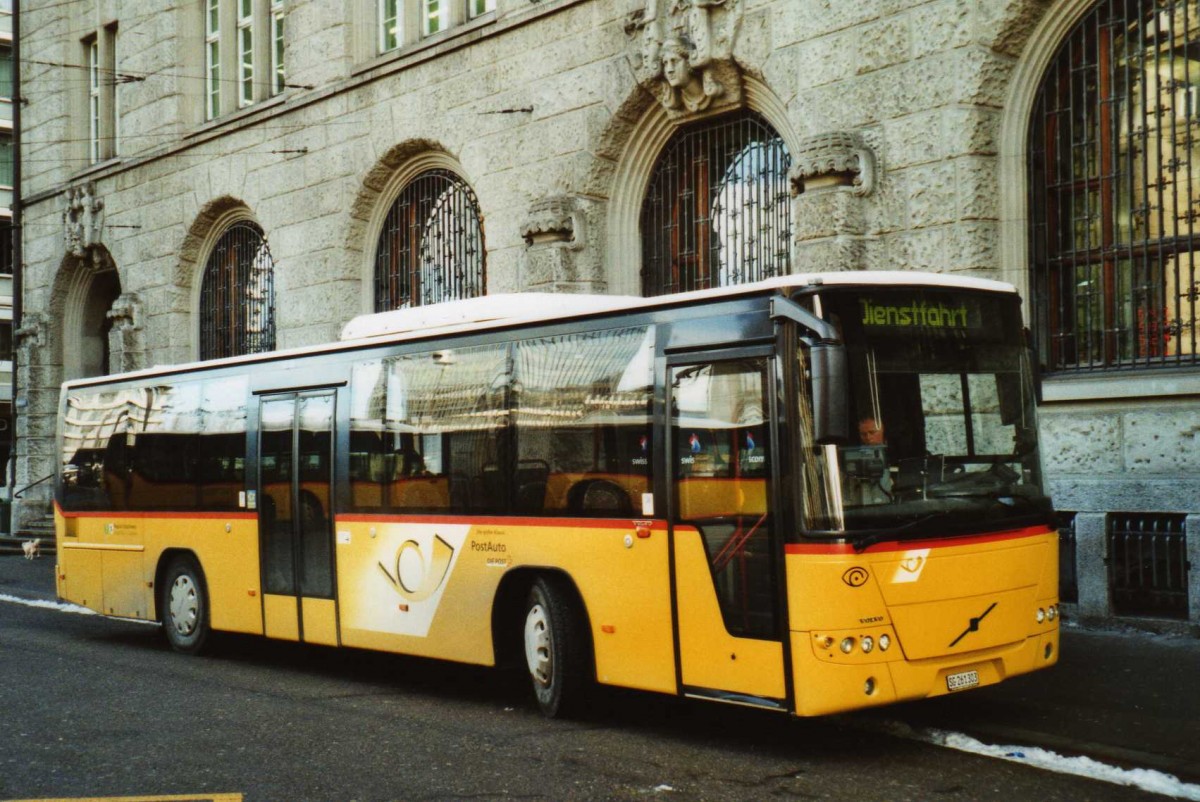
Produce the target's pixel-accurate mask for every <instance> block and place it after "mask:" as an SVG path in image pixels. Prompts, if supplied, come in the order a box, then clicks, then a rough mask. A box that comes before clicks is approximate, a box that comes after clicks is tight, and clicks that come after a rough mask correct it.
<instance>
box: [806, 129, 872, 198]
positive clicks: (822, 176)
mask: <svg viewBox="0 0 1200 802" xmlns="http://www.w3.org/2000/svg"><path fill="white" fill-rule="evenodd" d="M789 178H791V181H792V189H793V192H794V194H797V195H798V194H800V193H802V192H804V191H805V190H807V189H811V188H813V186H812V185H820V186H849V187H850V188H851V190H852V191H853V192H854V194H855V195H859V196H863V195H869V194H870V193H871V191H872V190H873V189H874V188H875V154H874V153H873V152H872V150H871V149H870V148H869V147H868V146H867V145H866V143H865V142H864V141H863V138H862V136H860V135H859V134H858V133H856V132H853V131H832V132H829V133H825V134H819V135H817V136H812V137H809V138H807V139H805V140H804V141H803V142H801V143H800V147H798V148H797V149H796V152H795V153H793V154H792V169H791V170H790V171H789Z"/></svg>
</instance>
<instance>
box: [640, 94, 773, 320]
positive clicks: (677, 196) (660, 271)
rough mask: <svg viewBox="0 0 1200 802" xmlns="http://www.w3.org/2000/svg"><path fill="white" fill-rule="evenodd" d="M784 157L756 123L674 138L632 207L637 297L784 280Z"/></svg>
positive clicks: (725, 124) (746, 120) (711, 124)
mask: <svg viewBox="0 0 1200 802" xmlns="http://www.w3.org/2000/svg"><path fill="white" fill-rule="evenodd" d="M790 166H791V156H790V155H789V153H788V150H787V146H786V145H785V144H784V142H783V139H782V137H780V136H779V134H778V132H776V131H775V130H774V129H773V128H771V126H770V125H769V124H768V123H767V122H766V120H764V119H763V118H762V117H761V116H760V115H758V114H756V113H754V112H742V113H739V114H737V115H735V116H732V117H724V118H721V119H718V120H716V121H704V122H700V123H697V124H695V125H691V126H688V127H686V128H683V129H681V130H680V131H679V132H677V133H676V134H675V135H674V136H672V137H671V139H670V141H669V142H668V143H667V145H666V147H665V148H664V149H663V153H662V155H661V156H660V157H659V160H658V162H657V164H655V167H654V172H653V174H652V176H651V179H650V185H649V189H648V190H647V192H646V198H645V200H644V201H643V203H642V213H641V232H642V292H643V294H644V295H648V296H650V295H662V294H666V293H671V292H683V291H686V290H700V289H707V288H710V287H723V286H729V285H734V284H743V283H747V282H752V281H758V280H760V279H765V278H770V277H772V276H779V275H785V274H787V273H790V272H791V193H790V189H789V186H788V178H787V174H788V168H789V167H790Z"/></svg>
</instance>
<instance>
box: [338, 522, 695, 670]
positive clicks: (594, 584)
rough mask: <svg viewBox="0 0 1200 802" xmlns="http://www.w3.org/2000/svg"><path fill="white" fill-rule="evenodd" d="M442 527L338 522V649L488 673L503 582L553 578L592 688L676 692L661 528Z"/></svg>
mask: <svg viewBox="0 0 1200 802" xmlns="http://www.w3.org/2000/svg"><path fill="white" fill-rule="evenodd" d="M450 520H451V519H442V520H441V521H439V522H429V523H415V522H408V521H406V522H396V521H386V520H383V519H379V520H378V521H347V520H341V521H339V522H338V526H337V530H338V536H337V537H338V554H337V557H338V559H337V563H338V587H339V589H340V595H339V609H340V611H341V617H342V619H341V623H342V642H343V644H345V645H347V646H358V647H365V648H372V649H380V650H384V651H392V652H401V653H405V654H414V655H421V656H426V657H437V658H443V659H448V660H457V661H461V662H467V663H478V664H483V665H491V664H493V663H494V661H495V656H494V654H493V650H492V632H491V620H492V602H493V600H494V599H495V597H496V591H497V588H498V587H499V585H500V581H501V579H502V578H503V577H504V575H505V573H506V572H508V571H511V570H514V569H517V568H522V567H531V568H537V569H541V570H547V571H550V570H556V571H561V572H562V573H564V574H566V575H567V576H568V577H569V578H570V579H571V581H573V582H574V583H575V586H576V587H577V588H578V590H579V593H580V596H581V597H582V599H583V602H584V605H585V607H586V610H587V614H588V618H589V621H590V624H591V629H592V632H591V636H592V640H593V643H594V645H595V657H596V673H597V678H598V679H599V681H600V682H603V683H606V684H611V685H621V686H625V687H630V688H641V689H646V690H657V691H664V692H668V693H673V692H674V691H675V658H674V652H673V647H672V638H671V603H670V584H669V581H668V554H667V536H666V531H665V529H663V528H655V529H653V530H652V531H651V533H650V536H649V537H646V538H639V537H637V536H636V535H635V527H634V526H632V525H631V524H630V523H628V522H625V523H622V522H609V521H603V522H600V521H597V522H586V521H552V520H546V521H539V522H526V521H521V520H519V519H516V520H512V521H497V522H494V523H489V524H487V525H480V524H474V525H473V524H472V523H470V519H463V523H457V522H454V523H451V522H449V521H450ZM442 521H444V522H442ZM627 543H628V544H629V545H626V544H627ZM510 634H512V636H513V637H519V633H510Z"/></svg>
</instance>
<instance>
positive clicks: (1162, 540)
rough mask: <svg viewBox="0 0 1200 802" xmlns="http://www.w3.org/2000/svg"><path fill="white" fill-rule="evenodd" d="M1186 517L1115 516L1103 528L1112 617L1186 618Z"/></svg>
mask: <svg viewBox="0 0 1200 802" xmlns="http://www.w3.org/2000/svg"><path fill="white" fill-rule="evenodd" d="M1190 567H1191V566H1190V565H1189V564H1188V559H1187V517H1186V516H1184V515H1172V514H1158V515H1155V514H1141V515H1135V514H1130V513H1126V514H1115V515H1112V516H1111V517H1110V519H1109V527H1108V586H1109V590H1110V592H1111V593H1112V604H1113V612H1115V613H1116V614H1117V615H1130V616H1153V617H1157V618H1182V619H1187V617H1188V570H1189V569H1190Z"/></svg>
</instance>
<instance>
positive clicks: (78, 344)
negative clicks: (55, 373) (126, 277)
mask: <svg viewBox="0 0 1200 802" xmlns="http://www.w3.org/2000/svg"><path fill="white" fill-rule="evenodd" d="M120 297H121V278H120V275H119V273H118V271H117V266H116V263H115V262H114V261H113V259H112V256H111V255H110V254H109V252H108V250H107V249H106V248H104V247H103V246H100V245H97V246H92V247H90V248H88V249H87V252H86V253H85V255H84V256H83V257H82V258H74V257H68V259H67V260H66V261H65V262H64V265H63V268H62V269H61V270H60V271H59V277H58V281H57V282H56V287H55V292H54V293H53V294H52V299H51V311H52V314H53V316H54V319H56V320H59V321H61V326H60V327H59V329H58V332H57V335H58V336H57V337H53V335H52V339H53V340H55V341H57V343H58V345H59V347H60V350H59V353H58V356H59V359H58V364H59V365H61V367H62V379H63V380H69V379H79V378H84V377H87V376H101V375H104V374H106V373H111V372H113V371H114V370H127V369H129V368H131V367H134V366H132V365H127V364H122V363H123V362H125V360H123V359H117V360H116V361H115V362H114V360H113V358H112V350H111V347H110V342H109V333H110V331H111V330H112V328H113V321H112V320H111V319H110V317H109V312H110V311H111V310H112V308H113V304H114V303H116V301H117V299H118V298H120Z"/></svg>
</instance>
